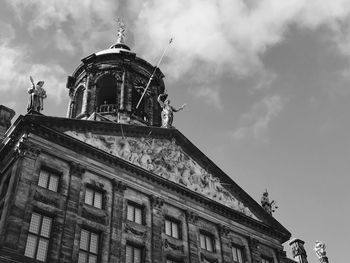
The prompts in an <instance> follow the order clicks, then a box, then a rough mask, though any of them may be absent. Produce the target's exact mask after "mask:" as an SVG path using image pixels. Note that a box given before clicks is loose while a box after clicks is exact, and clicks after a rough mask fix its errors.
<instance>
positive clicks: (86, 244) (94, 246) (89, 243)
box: [78, 229, 99, 263]
mask: <svg viewBox="0 0 350 263" xmlns="http://www.w3.org/2000/svg"><path fill="white" fill-rule="evenodd" d="M98 242H99V235H98V234H96V233H93V232H90V231H88V230H85V229H82V230H81V234H80V245H79V248H80V249H79V259H78V263H97V259H98Z"/></svg>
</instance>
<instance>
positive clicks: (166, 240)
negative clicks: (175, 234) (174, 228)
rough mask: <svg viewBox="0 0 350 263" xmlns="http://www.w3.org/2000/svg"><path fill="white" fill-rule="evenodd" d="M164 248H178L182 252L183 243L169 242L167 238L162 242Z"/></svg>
mask: <svg viewBox="0 0 350 263" xmlns="http://www.w3.org/2000/svg"><path fill="white" fill-rule="evenodd" d="M163 244H164V247H165V248H170V249H172V250H179V251H181V252H184V245H175V244H173V243H172V242H170V241H169V240H168V239H167V238H166V239H165V240H164V242H163Z"/></svg>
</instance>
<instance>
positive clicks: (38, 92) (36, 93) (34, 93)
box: [27, 76, 47, 113]
mask: <svg viewBox="0 0 350 263" xmlns="http://www.w3.org/2000/svg"><path fill="white" fill-rule="evenodd" d="M30 81H31V83H32V86H31V87H30V88H29V89H28V93H29V94H30V99H29V104H28V108H27V111H28V112H29V111H36V112H39V113H40V111H42V110H43V109H44V99H45V98H46V97H47V96H46V91H45V90H44V89H43V86H44V83H45V82H44V81H42V80H40V81H38V83H37V84H36V85H35V84H34V80H33V78H32V76H30Z"/></svg>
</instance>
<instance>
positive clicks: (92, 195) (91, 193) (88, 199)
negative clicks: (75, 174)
mask: <svg viewBox="0 0 350 263" xmlns="http://www.w3.org/2000/svg"><path fill="white" fill-rule="evenodd" d="M85 204H88V205H92V206H94V207H96V208H99V209H102V193H101V192H98V191H96V190H94V189H91V188H88V187H87V188H86V192H85Z"/></svg>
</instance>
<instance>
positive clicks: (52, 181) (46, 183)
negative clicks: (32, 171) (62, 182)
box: [38, 170, 60, 192]
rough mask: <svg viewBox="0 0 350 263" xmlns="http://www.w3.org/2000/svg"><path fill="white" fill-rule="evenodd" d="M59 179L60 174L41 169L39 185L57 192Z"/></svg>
mask: <svg viewBox="0 0 350 263" xmlns="http://www.w3.org/2000/svg"><path fill="white" fill-rule="evenodd" d="M59 179H60V177H59V175H57V174H55V173H51V172H49V171H47V170H41V171H40V175H39V181H38V185H39V186H41V187H44V188H46V189H49V190H51V191H54V192H57V190H58V182H59Z"/></svg>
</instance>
